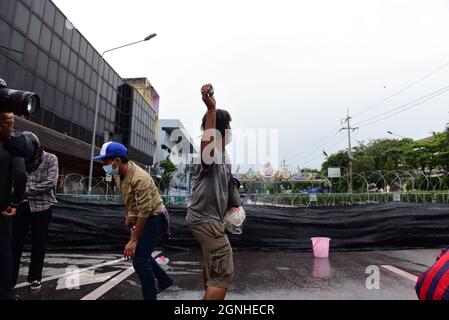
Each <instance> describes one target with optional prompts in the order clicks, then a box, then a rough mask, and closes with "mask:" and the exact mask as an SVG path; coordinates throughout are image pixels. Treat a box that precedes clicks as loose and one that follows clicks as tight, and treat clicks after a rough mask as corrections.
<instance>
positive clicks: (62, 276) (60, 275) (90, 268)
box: [14, 251, 162, 289]
mask: <svg viewBox="0 0 449 320" xmlns="http://www.w3.org/2000/svg"><path fill="white" fill-rule="evenodd" d="M161 252H162V251H154V252H153V254H152V256H153V257H156V256H158V255H160V254H161ZM125 261H126V260H123V258H120V259H115V260H111V261H106V262H103V263H100V264H96V265H93V266H90V267H87V268H82V269H78V270H73V271H71V272H65V273H60V274H57V275H54V276H50V277H47V278H43V279H42V280H41V283H43V282H48V281H51V280H55V279H59V278H65V277H69V276H72V275H75V274H78V273H81V272H86V271H89V270H95V269H98V268H101V267H105V266H112V265H114V264H118V263H120V262H125ZM29 285H30V284H29V283H28V282H23V283H19V284H18V285H16V286H15V287H14V288H15V289H18V288H23V287H26V286H29Z"/></svg>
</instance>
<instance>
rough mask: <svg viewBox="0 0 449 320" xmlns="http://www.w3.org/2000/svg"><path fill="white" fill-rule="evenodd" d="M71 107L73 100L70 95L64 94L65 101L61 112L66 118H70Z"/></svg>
mask: <svg viewBox="0 0 449 320" xmlns="http://www.w3.org/2000/svg"><path fill="white" fill-rule="evenodd" d="M72 107H73V100H72V99H71V98H70V97H68V96H66V97H65V102H64V112H63V114H64V116H65V117H66V118H67V119H71V118H72Z"/></svg>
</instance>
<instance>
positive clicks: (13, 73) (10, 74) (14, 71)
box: [4, 60, 23, 88]
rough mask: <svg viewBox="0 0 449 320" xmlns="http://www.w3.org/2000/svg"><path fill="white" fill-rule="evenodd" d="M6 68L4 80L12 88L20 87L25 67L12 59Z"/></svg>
mask: <svg viewBox="0 0 449 320" xmlns="http://www.w3.org/2000/svg"><path fill="white" fill-rule="evenodd" d="M5 69H6V70H5V75H6V79H4V80H6V83H7V84H8V86H9V87H10V88H20V85H21V83H22V77H23V68H22V67H21V66H19V65H18V64H17V63H14V62H12V60H10V61H9V62H8V63H7V64H6V68H5Z"/></svg>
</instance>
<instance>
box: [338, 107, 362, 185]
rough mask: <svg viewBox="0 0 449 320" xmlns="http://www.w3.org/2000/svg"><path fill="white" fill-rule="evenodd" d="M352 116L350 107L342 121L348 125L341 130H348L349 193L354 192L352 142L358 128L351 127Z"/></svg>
mask: <svg viewBox="0 0 449 320" xmlns="http://www.w3.org/2000/svg"><path fill="white" fill-rule="evenodd" d="M351 119H352V118H351V116H350V115H349V109H348V114H347V116H346V118H345V119H343V121H342V123H344V122H346V123H347V127H343V128H341V129H340V131H342V130H348V160H349V165H348V167H349V168H348V169H349V181H348V182H349V193H352V189H353V188H352V187H353V186H352V144H351V131H355V130H357V129H358V128H351Z"/></svg>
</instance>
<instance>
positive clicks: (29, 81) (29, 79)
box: [20, 69, 34, 91]
mask: <svg viewBox="0 0 449 320" xmlns="http://www.w3.org/2000/svg"><path fill="white" fill-rule="evenodd" d="M22 72H24V73H25V75H24V77H23V81H22V83H21V86H20V89H21V90H24V91H32V90H33V81H34V75H33V74H32V73H31V72H29V71H28V70H25V69H22Z"/></svg>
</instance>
